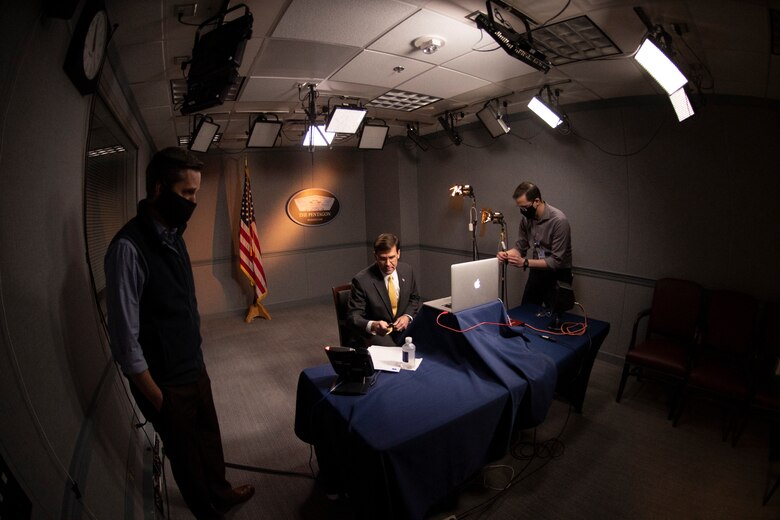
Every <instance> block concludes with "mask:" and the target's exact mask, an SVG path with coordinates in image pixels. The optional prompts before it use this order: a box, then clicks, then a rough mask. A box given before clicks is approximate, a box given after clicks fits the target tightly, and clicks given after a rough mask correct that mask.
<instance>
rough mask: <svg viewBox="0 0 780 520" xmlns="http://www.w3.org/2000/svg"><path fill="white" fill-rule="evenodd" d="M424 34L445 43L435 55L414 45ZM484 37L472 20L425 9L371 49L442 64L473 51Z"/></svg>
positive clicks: (386, 35) (389, 33) (372, 45)
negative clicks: (449, 16)
mask: <svg viewBox="0 0 780 520" xmlns="http://www.w3.org/2000/svg"><path fill="white" fill-rule="evenodd" d="M421 36H438V37H441V38H443V39H444V41H445V43H444V46H442V47H441V48H440V49H439V50H437V51H436V52H435V53H433V54H424V53H423V52H422V51H420V50H419V49H417V48H416V47H415V46H414V40H416V39H417V38H418V37H421ZM480 36H481V35H480V31H479V29H477V28H476V26H475V25H474V24H472V23H471V22H468V21H465V23H464V22H460V21H456V20H453V19H452V18H448V17H446V16H443V15H440V14H437V13H434V12H432V11H427V10H422V11H420V12H418V13H416V14H415V15H414V16H411V17H410V18H409V19H407V20H405V21H404V22H403V23H401V24H399V25H398V27H396V28H395V29H393V30H392V31H390V32H388V33H387V34H385V35H384V36H383V37H382V38H380V39H379V40H377V41H376V42H374V43H373V44H371V45H370V46H369V49H371V50H375V51H382V52H386V53H390V54H397V55H398V56H406V57H409V58H414V59H417V60H421V61H427V62H429V63H435V64H437V65H439V64H442V63H444V62H446V61H449V60H451V59H453V58H457V57H458V56H461V55H463V54H466V53H467V52H470V51H471V49H472V46H473V45H475V44H476V43H477V42H479V41H480Z"/></svg>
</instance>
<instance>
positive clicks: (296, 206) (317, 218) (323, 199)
mask: <svg viewBox="0 0 780 520" xmlns="http://www.w3.org/2000/svg"><path fill="white" fill-rule="evenodd" d="M338 213H339V201H338V199H337V198H336V196H335V195H334V194H332V193H331V192H329V191H328V190H323V189H319V188H307V189H305V190H301V191H298V192H296V193H293V195H292V197H290V198H289V199H288V200H287V216H288V217H290V220H292V221H293V222H295V223H296V224H299V225H301V226H322V225H324V224H327V223H328V222H330V221H331V220H333V219H334V218H336V215H338Z"/></svg>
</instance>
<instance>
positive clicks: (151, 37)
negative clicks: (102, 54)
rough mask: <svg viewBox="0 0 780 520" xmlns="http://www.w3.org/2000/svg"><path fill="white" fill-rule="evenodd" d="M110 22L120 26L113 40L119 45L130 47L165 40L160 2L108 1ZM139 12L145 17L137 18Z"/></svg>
mask: <svg viewBox="0 0 780 520" xmlns="http://www.w3.org/2000/svg"><path fill="white" fill-rule="evenodd" d="M106 11H107V12H108V18H109V21H110V22H111V23H112V24H114V23H116V24H118V27H117V29H116V32H115V33H114V35H113V36H112V38H111V39H112V40H113V41H114V42H115V43H116V44H118V45H130V44H136V43H145V42H150V41H160V40H162V39H163V30H162V29H163V13H162V5H161V2H160V0H137V1H134V2H123V1H121V0H106ZM138 12H142V13H145V16H137V13H138Z"/></svg>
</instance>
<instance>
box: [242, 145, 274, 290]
mask: <svg viewBox="0 0 780 520" xmlns="http://www.w3.org/2000/svg"><path fill="white" fill-rule="evenodd" d="M238 242H239V246H238V250H239V254H238V256H239V258H238V263H239V267H240V268H241V270H242V271H243V272H244V274H245V275H247V277H248V278H249V281H250V282H252V285H253V286H254V287H255V302H256V303H260V302H261V301H262V300H263V298H265V295H266V294H267V293H268V286H267V285H266V282H265V270H264V269H263V260H262V258H261V257H260V239H258V238H257V224H256V223H255V208H254V205H253V204H252V188H251V186H250V185H249V165H248V161H247V160H244V196H243V197H242V198H241V226H240V229H239V232H238Z"/></svg>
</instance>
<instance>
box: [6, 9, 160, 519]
mask: <svg viewBox="0 0 780 520" xmlns="http://www.w3.org/2000/svg"><path fill="white" fill-rule="evenodd" d="M3 11H4V12H3V15H2V16H3V20H4V21H5V22H7V23H4V24H3V27H4V29H3V31H2V32H1V33H0V70H2V74H0V147H2V148H0V223H1V225H0V393H1V395H2V399H0V418H2V420H0V454H2V457H3V459H5V461H6V462H7V463H8V464H9V466H10V469H11V472H12V473H13V474H14V475H15V477H16V478H17V479H18V480H19V481H20V483H21V485H22V487H23V489H24V490H25V491H26V492H27V494H28V495H29V497H30V498H31V500H32V501H33V504H34V506H33V513H34V514H33V518H46V519H49V518H56V517H58V516H62V517H63V518H70V517H73V518H78V517H80V515H81V514H82V513H84V517H87V513H86V511H89V513H91V514H92V515H94V516H95V517H97V518H123V517H124V515H125V514H126V513H127V514H128V515H130V516H132V515H137V517H138V518H140V515H141V502H140V491H141V485H142V483H143V478H142V477H143V475H142V469H143V468H142V455H143V437H142V436H141V434H140V433H139V432H138V431H136V430H135V429H134V428H133V427H132V424H133V422H135V420H134V416H133V409H132V407H131V405H130V403H129V401H128V399H127V397H126V395H125V391H124V386H123V381H122V378H121V377H120V376H118V374H117V372H116V370H114V364H113V362H112V361H111V359H110V355H109V353H108V349H107V344H106V342H105V339H104V337H103V335H102V332H101V331H102V327H101V325H100V319H99V315H98V313H97V311H96V306H95V298H94V295H93V291H92V288H91V285H90V277H89V270H88V267H87V263H86V253H85V251H86V249H85V240H84V229H83V172H84V155H85V150H86V139H87V130H88V124H89V116H90V109H91V101H92V97H91V96H87V97H82V96H81V95H80V94H79V93H78V91H77V90H76V88H75V87H74V86H73V85H72V84H71V83H70V82H69V80H68V79H67V77H66V76H65V74H64V73H63V72H62V63H63V59H64V57H65V49H66V48H67V44H68V41H69V39H70V34H71V31H72V26H71V25H70V23H69V22H68V21H64V20H56V19H51V18H46V17H45V16H43V15H42V13H41V5H40V3H39V2H17V4H16V5H15V6H14V9H13V12H11V10H9V9H4V10H3ZM11 17H12V18H13V20H12V21H11ZM75 19H76V18H75V17H74V19H73V20H74V21H75ZM111 78H113V74H112V73H111V71H110V67H109V69H108V70H107V71H106V74H105V76H104V78H103V80H104V84H103V89H104V91H105V92H106V93H107V95H108V98H109V99H108V100H107V101H108V103H109V104H110V105H112V106H113V108H114V110H116V111H117V115H118V116H119V117H120V120H122V121H124V122H125V125H126V127H127V130H128V132H129V133H130V135H132V136H134V137H135V138H136V139H137V141H136V142H138V143H139V146H140V148H141V149H140V153H139V161H141V162H142V163H144V164H145V163H146V162H147V160H148V151H147V147H145V146H143V144H142V143H143V140H142V139H141V138H140V137H139V135H140V131H139V129H138V126H137V124H135V123H134V122H133V119H132V117H129V116H128V115H127V113H128V107H127V106H126V104H125V103H126V102H125V100H124V99H123V98H122V96H121V95H120V92H121V89H120V88H119V86H118V85H117V84H116V83H114V82H113V80H112V79H111ZM71 479H73V480H72V481H75V482H76V483H77V484H78V488H79V490H80V491H81V493H82V494H83V503H78V502H77V501H76V499H75V494H74V493H73V492H71V491H70V488H71V486H72V481H71ZM126 488H127V489H128V490H130V493H128V494H127V495H126V494H125V489H126Z"/></svg>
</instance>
